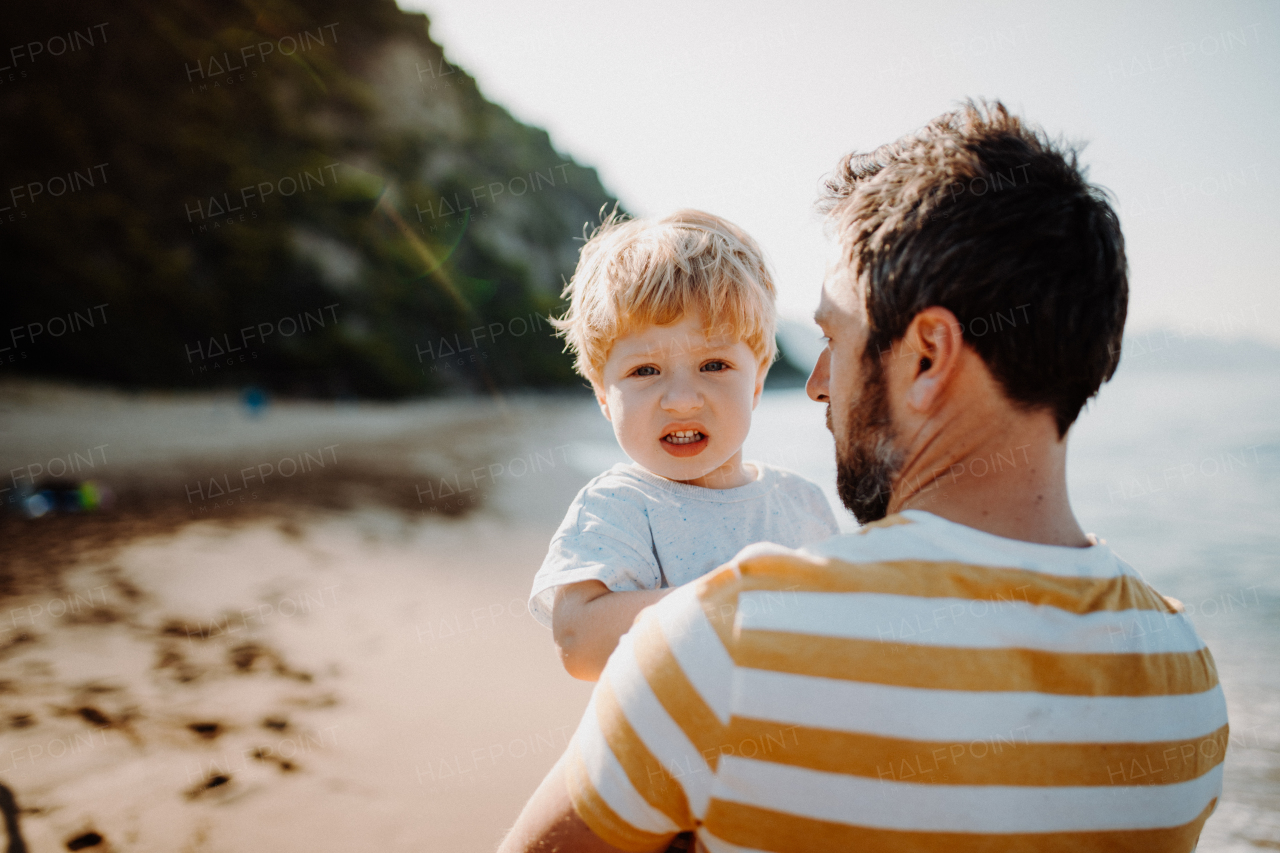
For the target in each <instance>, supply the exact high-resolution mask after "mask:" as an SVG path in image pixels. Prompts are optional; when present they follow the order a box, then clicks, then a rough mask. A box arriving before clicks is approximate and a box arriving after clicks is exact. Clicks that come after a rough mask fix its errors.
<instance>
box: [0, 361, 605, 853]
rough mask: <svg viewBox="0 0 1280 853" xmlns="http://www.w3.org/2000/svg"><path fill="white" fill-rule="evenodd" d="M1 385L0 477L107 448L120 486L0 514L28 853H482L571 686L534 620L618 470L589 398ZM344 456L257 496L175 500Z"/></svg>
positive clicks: (2, 628)
mask: <svg viewBox="0 0 1280 853" xmlns="http://www.w3.org/2000/svg"><path fill="white" fill-rule="evenodd" d="M4 390H5V391H7V392H9V393H6V394H5V395H4V396H3V399H4V405H3V407H0V415H2V416H3V418H4V422H3V427H2V428H3V430H4V432H3V433H2V434H3V435H4V436H6V443H5V447H4V450H3V452H2V453H0V462H2V463H3V464H4V470H10V469H12V468H16V467H21V466H29V465H31V464H45V465H46V467H47V463H48V461H49V460H50V459H53V458H57V457H58V456H59V455H61V456H62V457H64V458H65V456H66V451H70V452H73V453H74V448H80V450H79V452H80V454H81V457H82V458H83V457H84V456H85V454H86V451H87V450H88V449H90V448H92V447H94V446H96V445H102V444H105V445H107V447H106V448H105V451H106V461H105V463H104V462H102V461H101V459H99V463H98V466H97V467H96V468H95V469H93V470H92V471H91V472H89V473H91V474H92V475H93V476H94V477H95V478H96V479H99V480H100V481H101V482H103V483H107V484H112V485H114V486H115V487H116V488H117V490H118V492H119V500H118V501H117V505H116V506H115V507H114V508H113V509H111V510H108V511H105V512H101V513H99V514H97V515H96V517H89V516H78V517H77V516H66V515H57V514H55V515H49V516H45V517H43V518H37V519H26V518H18V517H17V516H16V515H15V514H14V513H12V512H10V513H8V514H7V515H6V519H5V524H6V526H5V528H4V532H5V546H6V547H5V549H4V550H5V557H4V567H3V572H2V573H0V577H2V578H3V582H4V584H5V587H4V590H5V593H6V595H5V599H4V602H3V610H0V613H2V614H3V615H0V726H3V734H0V742H2V745H0V782H3V783H4V784H5V785H7V786H8V787H9V788H10V789H11V790H12V792H13V794H14V796H15V797H16V799H17V803H18V806H19V807H20V809H21V810H22V811H21V815H20V818H21V830H22V833H23V835H24V837H25V839H26V841H27V843H28V845H29V847H30V849H31V850H33V851H54V850H66V849H68V848H69V846H70V847H72V848H75V849H86V848H88V847H90V845H92V849H95V850H97V849H116V850H139V851H145V850H156V851H161V850H164V851H170V850H236V851H252V850H262V851H282V850H339V849H381V850H422V849H456V850H483V849H492V848H493V847H494V846H496V844H497V842H498V841H499V840H500V838H501V836H502V835H503V833H504V831H505V829H506V827H507V826H509V825H510V823H511V822H512V821H513V820H514V819H515V816H516V814H517V813H518V811H519V809H520V807H521V805H522V804H523V802H524V800H525V799H526V798H527V797H528V796H529V794H530V793H531V792H532V790H533V789H534V787H536V785H537V783H538V781H539V780H540V779H541V778H542V776H543V775H544V774H545V772H546V771H547V769H548V768H549V767H550V766H551V764H552V763H554V761H555V759H556V758H557V757H558V755H559V753H560V752H561V751H562V750H563V748H564V746H565V744H566V743H567V739H568V737H569V735H570V734H571V733H572V729H573V726H574V725H575V724H576V722H577V720H578V718H579V716H580V714H581V712H582V709H583V707H584V706H585V704H586V701H587V699H588V697H589V693H590V685H589V684H585V683H582V682H577V681H574V680H573V679H572V678H570V677H569V676H568V675H566V674H565V673H564V672H563V671H562V669H561V668H560V665H559V662H558V660H557V659H556V656H555V653H554V649H553V646H552V643H551V639H550V635H549V632H548V631H546V630H545V629H544V628H542V627H541V626H539V625H538V624H537V623H535V622H534V621H533V619H532V618H531V617H530V616H529V615H528V613H527V611H526V610H525V606H524V601H525V597H526V595H527V593H528V589H529V584H530V582H531V579H532V575H533V573H534V571H536V569H537V566H538V564H539V562H540V560H541V557H542V555H543V554H544V553H545V549H546V544H547V542H548V541H549V539H550V536H551V534H552V532H554V529H555V527H556V525H557V524H558V523H559V520H560V517H561V515H562V513H563V511H564V507H565V506H567V504H568V502H569V500H570V499H571V498H572V496H573V494H574V493H575V492H576V490H577V489H578V488H579V487H580V486H581V485H582V484H583V483H585V482H586V480H587V479H589V477H590V476H591V473H593V472H594V471H596V470H598V468H595V467H594V466H595V465H596V464H597V463H598V462H600V461H601V458H603V457H605V456H607V455H608V453H609V450H608V444H607V441H608V440H609V439H610V436H609V433H608V428H607V425H605V424H603V421H601V422H600V424H599V427H602V428H596V429H594V430H593V428H592V425H593V424H595V421H594V420H592V419H590V418H587V417H583V412H584V411H589V410H590V409H591V407H592V404H591V403H590V401H589V400H584V399H582V398H577V399H574V400H568V401H566V400H563V399H560V400H554V401H547V400H537V399H525V400H513V401H508V402H507V403H504V404H476V403H474V402H472V403H468V404H465V405H459V404H452V403H449V402H443V403H439V404H431V405H424V406H420V407H414V406H397V407H377V406H369V407H366V406H360V407H347V408H345V409H335V408H334V407H331V406H330V407H325V406H319V405H314V404H299V405H296V406H290V405H278V406H275V407H273V409H272V410H269V411H268V412H267V414H266V416H265V417H262V418H251V417H248V416H247V415H245V414H244V413H243V412H242V411H240V410H239V407H238V404H237V403H236V401H235V400H234V399H232V398H223V399H211V398H195V399H192V398H167V397H144V398H126V397H123V396H122V395H115V394H106V395H96V394H92V393H88V394H86V393H81V392H73V391H65V390H63V389H57V388H49V387H44V386H41V387H36V388H32V387H25V388H20V389H18V390H19V391H20V392H21V393H20V394H15V393H13V392H14V388H13V386H6V387H5V389H4ZM568 425H574V426H573V434H572V435H570V434H569V433H568V432H567V430H568V428H569V426H568ZM570 442H572V443H573V444H574V445H575V447H576V448H578V449H576V450H574V451H570V450H569V448H568V444H569V443H570ZM334 444H336V445H337V447H336V462H334V461H332V460H330V461H329V462H328V464H327V466H326V469H324V470H319V469H313V470H309V471H299V472H298V473H297V474H296V475H295V476H294V478H292V479H291V480H290V485H289V486H288V487H287V488H277V485H278V483H280V482H283V481H284V479H286V478H283V477H280V478H279V479H278V480H277V481H276V482H272V481H271V480H268V481H267V483H266V484H265V485H264V484H261V483H259V484H258V491H259V495H258V498H257V499H253V500H250V501H248V502H245V503H242V502H240V501H235V502H233V503H229V502H228V500H227V498H228V497H232V498H234V497H238V495H236V494H235V493H232V495H230V496H216V497H209V496H202V495H200V494H199V493H197V494H196V495H195V496H194V497H193V496H192V495H191V494H190V489H191V488H193V484H194V483H197V482H199V480H200V479H205V480H206V486H207V479H209V478H214V479H216V478H217V477H220V476H222V474H227V475H228V477H229V478H230V479H229V481H228V482H229V483H230V485H232V486H234V485H237V484H238V483H237V481H236V480H235V478H236V477H237V476H238V475H239V472H241V471H242V470H243V469H245V468H246V467H253V466H256V465H258V464H261V463H270V464H273V465H276V466H277V467H278V466H279V461H280V460H281V459H283V458H289V457H290V456H291V455H292V456H293V457H295V458H296V457H297V455H298V453H299V452H305V448H308V447H311V448H312V449H311V454H312V457H313V458H314V457H315V455H316V450H315V448H323V447H324V446H327V445H334ZM313 446H314V447H313ZM584 448H585V450H584ZM592 448H595V451H594V454H595V457H596V458H592V457H593V451H592ZM584 454H585V455H586V457H588V458H586V459H583V458H580V457H582V456H583V455H584ZM304 461H305V459H304ZM74 462H75V458H74V457H72V463H74ZM82 464H83V463H82ZM589 466H591V467H589ZM262 470H263V471H264V472H265V471H266V469H262ZM335 472H339V473H340V474H341V476H339V474H337V473H335ZM197 474H198V475H199V477H197ZM307 476H311V481H310V482H311V483H312V486H311V487H307V486H306V485H305V484H306V483H307V482H308V481H307V480H305V479H303V478H304V477H307ZM10 479H12V478H10ZM8 485H10V486H11V487H12V482H10V483H8ZM239 485H241V487H242V489H243V488H246V487H245V486H244V484H243V481H240V483H239ZM406 487H408V488H409V491H408V493H407V495H406V494H405V489H406ZM224 488H225V484H224ZM273 489H274V490H273ZM205 491H208V489H207V488H206V489H205ZM14 493H15V492H14V491H11V492H9V493H0V494H10V495H12V494H14ZM214 503H218V504H219V506H217V507H215V506H213V504H214ZM201 507H204V510H203V512H201V511H200V510H201ZM338 507H345V508H338Z"/></svg>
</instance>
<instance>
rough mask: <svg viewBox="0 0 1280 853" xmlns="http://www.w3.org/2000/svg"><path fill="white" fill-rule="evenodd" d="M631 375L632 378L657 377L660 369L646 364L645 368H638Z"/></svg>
mask: <svg viewBox="0 0 1280 853" xmlns="http://www.w3.org/2000/svg"><path fill="white" fill-rule="evenodd" d="M631 375H632V376H657V375H658V368H656V367H654V366H653V365H651V364H646V365H645V366H644V367H637V368H636V369H635V370H633V371H632V372H631Z"/></svg>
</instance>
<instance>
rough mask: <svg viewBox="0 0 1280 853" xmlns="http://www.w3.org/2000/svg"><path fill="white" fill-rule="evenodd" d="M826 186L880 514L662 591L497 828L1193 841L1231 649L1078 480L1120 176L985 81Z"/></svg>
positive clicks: (843, 436)
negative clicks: (1105, 525)
mask: <svg viewBox="0 0 1280 853" xmlns="http://www.w3.org/2000/svg"><path fill="white" fill-rule="evenodd" d="M823 206H824V208H825V209H826V210H827V212H828V215H829V216H830V218H831V220H832V221H833V222H834V223H835V225H836V229H835V231H836V242H837V248H838V252H837V256H836V259H835V261H834V262H833V263H832V264H831V265H830V267H829V269H828V274H827V279H826V281H825V283H824V286H823V294H822V300H821V303H820V305H819V308H818V312H817V316H816V319H817V321H818V323H819V325H820V326H821V327H822V329H823V332H824V334H825V335H826V337H827V346H826V349H825V350H824V351H823V353H822V356H821V357H820V359H819V361H818V364H817V366H816V367H815V368H814V371H813V375H812V376H810V378H809V383H808V392H809V396H810V397H812V398H813V399H814V400H817V401H819V402H823V403H826V404H827V406H828V424H829V426H830V427H831V429H832V431H833V433H834V434H835V437H836V455H837V477H838V485H839V489H840V495H841V498H842V500H844V502H845V504H846V505H847V506H848V507H849V508H850V509H851V510H852V511H853V512H854V514H855V515H856V516H857V517H858V519H859V520H860V521H862V522H863V524H864V527H863V528H862V529H861V530H859V531H858V532H857V533H856V534H852V535H848V536H837V537H835V538H833V539H830V540H828V541H826V542H823V543H821V544H819V545H816V546H812V547H810V548H808V549H802V550H799V551H795V550H791V549H786V548H781V547H779V546H774V545H769V544H760V545H753V546H750V547H748V548H746V549H745V550H744V551H742V552H741V553H740V554H739V555H738V556H737V557H736V558H735V559H734V561H733V562H731V563H730V564H728V565H726V566H724V567H722V568H721V569H718V570H717V571H715V572H713V573H711V574H709V575H706V576H704V577H703V578H702V579H700V580H699V581H697V582H695V583H693V584H689V585H688V586H685V587H681V588H679V589H677V590H676V591H675V592H673V593H672V594H671V595H669V596H667V597H666V598H665V599H664V600H663V601H662V602H661V603H660V604H658V605H655V606H653V607H650V608H648V609H647V610H645V611H643V612H642V613H641V614H640V616H639V617H638V618H637V620H636V622H635V625H634V626H633V628H632V630H631V631H630V632H629V633H628V634H627V635H625V636H624V637H623V638H622V642H621V644H620V645H619V646H618V649H617V651H615V652H614V654H613V656H612V657H611V658H610V659H609V663H608V665H607V666H606V668H605V672H604V675H603V676H602V678H601V680H600V682H599V684H598V685H597V687H596V690H595V692H594V694H593V696H592V700H591V704H590V706H589V707H588V709H587V712H586V714H585V715H584V717H583V720H582V723H581V724H580V726H579V728H578V731H577V733H576V734H575V735H574V738H573V741H572V742H571V744H570V746H569V749H568V750H566V752H565V755H564V756H563V757H562V758H561V760H560V761H559V762H558V763H557V765H556V767H555V768H554V769H553V770H552V772H551V774H550V775H549V776H548V777H547V779H546V780H545V781H544V782H543V784H542V786H541V787H539V789H538V791H537V792H536V793H535V794H534V796H533V799H532V800H530V802H529V804H528V805H527V806H526V807H525V810H524V812H523V814H522V815H521V817H520V820H519V822H518V823H517V825H516V827H515V828H514V829H513V830H512V832H511V834H510V835H509V836H508V838H507V841H506V842H505V844H504V848H503V849H504V850H525V849H527V850H537V849H547V850H550V849H564V850H614V849H621V850H660V849H663V848H664V847H665V846H666V845H667V844H669V843H670V841H671V839H672V838H673V837H675V836H676V834H677V833H679V832H681V831H685V830H695V831H696V833H697V837H698V840H699V843H700V844H701V845H702V846H703V847H705V849H708V850H712V851H720V850H725V851H728V850H735V851H740V850H776V851H812V850H884V851H904V850H905V851H913V850H915V851H925V850H944V849H945V850H957V851H979V850H981V851H1000V850H1008V851H1014V850H1017V851H1031V850H1045V851H1068V850H1070V851H1103V850H1106V851H1116V850H1128V851H1160V852H1161V853H1163V852H1164V851H1190V850H1193V849H1194V848H1195V845H1196V841H1197V839H1198V837H1199V834H1200V829H1201V827H1202V826H1203V824H1204V821H1205V819H1206V818H1207V817H1208V816H1209V814H1210V813H1212V811H1213V808H1214V806H1215V805H1216V803H1217V800H1218V797H1219V796H1220V794H1221V791H1222V760H1223V754H1224V752H1225V748H1226V743H1227V717H1226V705H1225V702H1224V700H1223V696H1222V690H1221V687H1220V686H1219V684H1218V679H1217V672H1216V670H1215V668H1214V664H1213V658H1212V656H1211V655H1210V654H1209V651H1208V649H1207V648H1206V647H1205V645H1204V643H1203V642H1202V641H1201V640H1200V638H1199V637H1198V636H1197V634H1196V632H1195V630H1194V629H1193V628H1192V627H1191V624H1190V622H1189V621H1188V620H1187V619H1186V618H1185V616H1184V615H1183V614H1182V613H1181V612H1180V607H1179V606H1178V605H1177V604H1176V602H1171V601H1170V600H1167V599H1165V598H1163V597H1162V596H1160V595H1159V594H1158V593H1156V592H1155V591H1154V590H1153V589H1152V588H1151V587H1149V586H1148V585H1147V584H1146V583H1144V582H1143V581H1142V579H1141V577H1140V576H1139V575H1138V574H1137V573H1136V572H1135V571H1134V570H1133V569H1132V568H1131V567H1129V566H1128V565H1127V564H1126V563H1124V562H1123V561H1122V560H1120V559H1119V558H1118V557H1117V556H1116V555H1115V554H1114V553H1112V552H1111V551H1110V549H1109V548H1107V546H1106V545H1105V544H1104V543H1102V542H1101V541H1100V540H1098V539H1097V538H1096V537H1093V536H1092V535H1086V534H1085V533H1084V532H1083V531H1082V530H1081V528H1080V525H1079V524H1078V523H1077V521H1076V519H1075V516H1074V515H1073V513H1072V511H1071V506H1070V502H1069V500H1068V497H1067V486H1066V438H1067V430H1068V428H1069V427H1070V425H1071V424H1072V422H1074V420H1075V418H1076V416H1077V415H1078V414H1079V411H1080V408H1081V407H1082V406H1083V404H1084V403H1085V401H1086V400H1088V399H1089V397H1091V396H1092V395H1093V394H1095V393H1096V392H1097V390H1098V387H1099V386H1100V385H1101V383H1102V382H1104V381H1105V380H1106V379H1108V378H1110V376H1111V374H1112V373H1113V372H1114V370H1115V367H1116V362H1117V360H1118V354H1119V342H1120V339H1121V333H1122V331H1123V326H1124V315H1125V306H1126V300H1127V283H1126V275H1125V258H1124V245H1123V240H1122V238H1121V234H1120V229H1119V226H1118V223H1117V220H1116V216H1115V214H1114V212H1113V211H1112V209H1111V207H1110V205H1109V204H1108V203H1107V201H1106V198H1105V196H1104V195H1103V193H1102V192H1101V191H1099V190H1097V189H1096V188H1094V187H1092V186H1090V185H1089V184H1088V183H1087V182H1086V180H1085V178H1084V176H1083V174H1082V173H1081V170H1080V169H1079V167H1078V166H1077V163H1076V157H1075V154H1074V152H1071V151H1069V150H1065V151H1064V150H1062V149H1061V148H1060V147H1059V146H1056V145H1054V144H1053V143H1051V142H1050V141H1049V140H1047V139H1046V138H1045V137H1044V135H1043V133H1042V132H1041V131H1038V130H1036V129H1033V128H1031V127H1028V126H1027V125H1025V124H1024V123H1023V122H1022V121H1020V120H1019V119H1017V118H1016V117H1013V116H1010V115H1009V114H1008V112H1007V111H1006V110H1005V109H1004V107H1003V106H1002V105H1000V104H998V103H996V104H991V105H986V104H982V105H978V104H973V103H969V104H967V105H965V106H964V107H963V108H961V109H959V110H957V111H955V112H953V113H949V114H947V115H944V116H942V117H940V118H939V119H937V120H935V121H934V122H932V123H930V124H929V125H928V126H927V127H926V128H924V129H923V130H922V131H920V132H919V133H917V134H914V135H912V136H910V137H906V138H904V139H902V140H900V141H899V142H897V143H894V144H893V145H890V146H885V147H883V148H880V149H878V150H877V151H875V152H873V153H871V154H867V155H854V156H850V157H848V158H846V159H845V160H844V161H843V162H842V163H841V165H840V167H839V168H838V169H837V171H836V173H835V174H834V175H833V176H832V177H831V178H830V179H829V180H828V182H827V192H826V197H825V198H824V200H823Z"/></svg>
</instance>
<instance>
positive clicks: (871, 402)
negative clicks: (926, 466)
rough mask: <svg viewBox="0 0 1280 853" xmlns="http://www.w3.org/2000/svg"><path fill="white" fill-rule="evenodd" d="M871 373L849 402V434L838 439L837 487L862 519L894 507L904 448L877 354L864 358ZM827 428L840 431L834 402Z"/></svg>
mask: <svg viewBox="0 0 1280 853" xmlns="http://www.w3.org/2000/svg"><path fill="white" fill-rule="evenodd" d="M863 364H865V365H866V367H867V377H866V380H865V382H864V383H863V385H862V393H861V394H859V396H858V399H856V400H854V401H853V403H852V404H851V405H850V406H849V412H848V423H847V425H846V429H845V435H843V436H840V435H837V436H835V439H836V491H837V492H838V493H839V494H840V502H841V503H843V504H844V505H845V506H846V507H848V509H849V511H850V512H852V513H853V515H854V517H855V518H856V519H858V522H859V523H860V524H868V523H870V522H872V521H879V520H880V519H882V518H884V517H885V515H886V514H887V513H888V512H889V497H890V493H891V491H892V488H893V483H894V480H895V479H896V478H897V474H898V472H899V471H900V470H901V469H902V463H903V454H902V452H901V451H899V450H897V449H895V447H894V444H893V439H894V437H895V435H896V433H895V431H894V429H893V422H892V419H891V417H890V415H889V395H888V385H887V383H886V382H885V378H884V368H883V367H882V366H881V364H880V362H879V361H878V360H877V359H867V360H864V362H863ZM827 429H830V430H831V431H832V433H833V434H834V433H835V430H834V428H833V424H832V419H831V405H830V404H828V405H827Z"/></svg>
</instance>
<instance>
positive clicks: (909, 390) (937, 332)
mask: <svg viewBox="0 0 1280 853" xmlns="http://www.w3.org/2000/svg"><path fill="white" fill-rule="evenodd" d="M963 348H964V332H963V330H962V327H961V325H960V321H959V320H957V319H956V315H955V314H952V313H951V312H950V311H949V310H947V309H946V308H943V307H941V306H940V305H932V306H930V307H928V308H926V309H924V310H923V311H921V312H920V313H919V314H917V315H916V316H915V317H914V318H912V320H911V324H910V325H909V326H907V331H906V333H905V334H904V335H903V336H902V355H901V356H894V358H895V359H897V358H903V357H909V358H910V359H911V362H910V363H909V364H900V365H897V367H898V371H897V372H899V376H900V381H902V382H904V383H905V384H906V393H905V394H904V395H903V400H904V401H905V402H906V404H907V405H908V406H910V407H911V408H912V409H915V410H916V411H918V412H927V411H929V410H931V409H933V408H934V406H935V405H936V404H937V402H938V400H939V399H940V397H941V396H942V394H943V393H944V392H945V390H946V389H947V387H948V386H949V385H950V384H951V381H952V379H953V378H954V377H955V376H956V373H957V371H958V370H959V368H960V360H961V358H962V357H963ZM903 374H905V375H903Z"/></svg>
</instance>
